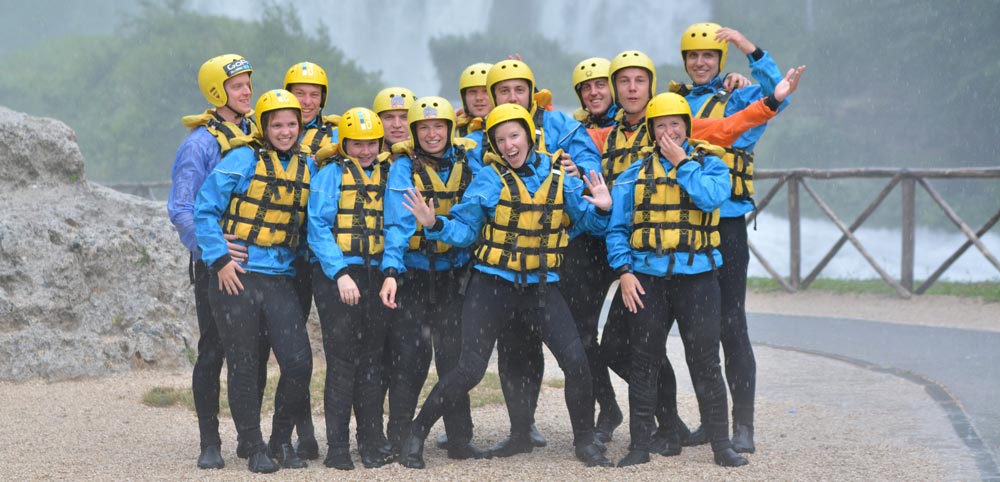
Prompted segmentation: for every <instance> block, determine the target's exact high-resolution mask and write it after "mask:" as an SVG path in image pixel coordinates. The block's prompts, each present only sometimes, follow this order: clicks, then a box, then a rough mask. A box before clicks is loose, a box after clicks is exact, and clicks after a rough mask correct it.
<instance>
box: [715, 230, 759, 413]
mask: <svg viewBox="0 0 1000 482" xmlns="http://www.w3.org/2000/svg"><path fill="white" fill-rule="evenodd" d="M719 233H720V234H721V235H722V244H721V245H720V246H719V252H721V253H722V260H723V263H722V266H721V267H720V268H719V292H720V294H721V296H722V352H723V354H724V355H725V359H726V362H725V363H726V381H727V382H728V383H729V393H730V394H731V395H732V397H733V424H734V425H737V424H738V425H749V426H751V427H752V426H753V407H754V395H755V393H756V390H757V361H756V360H755V359H754V354H753V346H751V345H750V334H749V333H748V331H747V311H746V299H747V266H748V265H749V264H750V248H749V246H748V245H747V222H746V218H744V217H742V216H740V217H738V218H722V219H721V220H719Z"/></svg>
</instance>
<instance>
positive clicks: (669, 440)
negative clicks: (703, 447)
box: [649, 428, 682, 457]
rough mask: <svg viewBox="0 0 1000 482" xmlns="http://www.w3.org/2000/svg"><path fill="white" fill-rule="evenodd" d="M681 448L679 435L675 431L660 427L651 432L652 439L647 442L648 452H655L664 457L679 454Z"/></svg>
mask: <svg viewBox="0 0 1000 482" xmlns="http://www.w3.org/2000/svg"><path fill="white" fill-rule="evenodd" d="M681 448H682V446H681V436H680V435H678V434H677V432H673V431H670V430H665V429H662V428H661V429H658V430H657V431H656V433H654V434H653V440H652V441H651V442H650V443H649V450H650V452H656V453H658V454H660V455H662V456H664V457H673V456H675V455H680V454H681Z"/></svg>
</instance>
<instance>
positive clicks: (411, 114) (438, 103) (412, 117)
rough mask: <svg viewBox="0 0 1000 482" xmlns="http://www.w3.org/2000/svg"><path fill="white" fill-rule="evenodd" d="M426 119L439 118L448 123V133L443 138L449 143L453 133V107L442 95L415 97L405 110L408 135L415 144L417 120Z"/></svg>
mask: <svg viewBox="0 0 1000 482" xmlns="http://www.w3.org/2000/svg"><path fill="white" fill-rule="evenodd" d="M428 119H440V120H443V121H446V122H447V123H448V135H447V137H445V139H447V140H448V144H449V145H450V144H451V139H452V137H453V136H454V135H455V108H454V107H452V105H451V102H448V99H445V98H444V97H437V96H427V97H421V98H419V99H417V101H416V102H414V103H413V105H411V106H410V109H409V110H408V111H406V123H407V125H409V126H410V137H411V138H412V139H413V144H414V145H415V146H417V145H419V144H418V143H417V126H416V124H417V122H420V121H422V120H428Z"/></svg>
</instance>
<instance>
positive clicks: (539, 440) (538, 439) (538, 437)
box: [530, 424, 549, 447]
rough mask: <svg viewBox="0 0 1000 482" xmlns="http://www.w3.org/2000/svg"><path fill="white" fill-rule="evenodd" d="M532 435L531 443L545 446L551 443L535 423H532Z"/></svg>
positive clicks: (536, 445)
mask: <svg viewBox="0 0 1000 482" xmlns="http://www.w3.org/2000/svg"><path fill="white" fill-rule="evenodd" d="M530 435H531V444H532V445H534V446H535V447H544V446H546V445H548V444H549V442H547V441H546V440H545V437H542V433H541V432H539V431H538V427H536V426H535V424H531V433H530Z"/></svg>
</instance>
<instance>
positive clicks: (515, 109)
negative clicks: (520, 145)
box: [486, 104, 535, 152]
mask: <svg viewBox="0 0 1000 482" xmlns="http://www.w3.org/2000/svg"><path fill="white" fill-rule="evenodd" d="M512 120H516V121H518V122H520V123H521V124H522V125H524V128H525V130H526V132H527V134H528V142H530V143H531V145H532V146H533V145H534V140H535V134H534V132H535V122H534V121H533V120H531V114H530V113H529V112H528V110H527V109H525V108H524V107H521V106H520V105H518V104H501V105H498V106H496V107H494V108H493V110H491V111H490V113H489V114H487V115H486V139H487V141H488V142H489V145H490V150H491V151H493V152H499V151H498V150H497V144H496V141H495V140H494V139H493V130H494V129H495V128H496V127H497V126H499V125H500V124H503V123H504V122H507V121H512Z"/></svg>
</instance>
